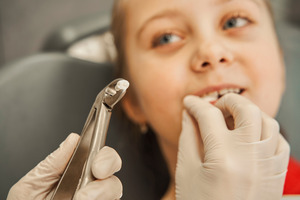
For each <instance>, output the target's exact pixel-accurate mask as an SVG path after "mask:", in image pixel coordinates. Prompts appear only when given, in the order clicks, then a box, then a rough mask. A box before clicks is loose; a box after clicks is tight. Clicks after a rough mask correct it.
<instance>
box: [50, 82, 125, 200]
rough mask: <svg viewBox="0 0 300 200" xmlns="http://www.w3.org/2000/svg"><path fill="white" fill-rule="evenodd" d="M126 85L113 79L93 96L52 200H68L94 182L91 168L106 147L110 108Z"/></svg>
mask: <svg viewBox="0 0 300 200" xmlns="http://www.w3.org/2000/svg"><path fill="white" fill-rule="evenodd" d="M128 87H129V82H128V81H126V80H124V79H116V80H114V81H112V82H111V83H110V84H108V85H107V86H106V87H105V88H104V89H103V90H102V91H101V92H100V93H99V94H98V95H97V97H96V100H95V102H94V104H93V106H92V108H91V111H90V113H89V115H88V118H87V120H86V122H85V125H84V127H83V130H82V133H81V138H80V141H79V142H78V144H77V147H76V149H75V151H74V153H73V155H72V157H71V159H70V161H69V163H68V165H67V167H66V169H65V171H64V173H63V175H62V177H61V179H60V181H59V183H58V185H57V187H56V189H55V191H54V193H53V195H52V198H51V200H71V199H72V198H73V196H74V194H75V193H76V191H77V190H79V189H80V188H82V187H84V186H85V185H87V184H88V183H89V182H91V181H94V180H95V178H94V176H93V174H92V171H91V165H92V161H93V159H94V157H95V156H96V154H97V152H98V151H99V150H100V149H101V148H102V147H103V146H104V145H105V140H106V134H107V130H108V125H109V121H110V117H111V113H112V109H113V107H114V106H115V105H116V104H117V103H118V102H119V101H120V100H121V99H122V97H123V96H124V95H125V93H126V89H127V88H128Z"/></svg>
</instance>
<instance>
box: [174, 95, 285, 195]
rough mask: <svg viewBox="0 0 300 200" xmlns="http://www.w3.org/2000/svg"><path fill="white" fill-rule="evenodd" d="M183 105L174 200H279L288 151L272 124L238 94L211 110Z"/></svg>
mask: <svg viewBox="0 0 300 200" xmlns="http://www.w3.org/2000/svg"><path fill="white" fill-rule="evenodd" d="M184 105H185V108H186V110H187V112H186V111H184V113H183V120H182V132H181V136H180V139H179V151H178V161H177V168H176V178H175V183H176V199H177V200H186V199H189V200H193V199H195V200H200V199H203V200H204V199H205V200H221V199H222V200H238V199H247V200H257V199H263V200H276V199H278V200H279V199H281V196H282V192H283V185H284V181H285V175H286V172H287V165H288V161H289V152H290V148H289V145H288V143H287V142H286V141H285V140H284V138H283V137H282V136H281V134H280V133H279V126H278V123H277V122H276V121H275V120H274V119H272V118H271V117H268V116H267V115H266V114H264V113H262V112H261V111H260V109H259V108H258V107H257V106H256V105H254V104H253V103H251V102H250V101H249V100H248V99H246V98H244V97H242V96H240V95H236V94H227V95H225V96H224V97H222V98H221V99H220V100H219V101H218V102H217V103H216V105H215V106H213V105H211V104H210V103H207V102H205V101H203V100H201V99H200V98H199V97H195V96H188V97H186V98H185V100H184ZM224 116H225V117H230V116H232V118H233V123H234V125H233V126H234V128H233V130H230V129H228V128H227V125H226V122H225V119H224V118H225V117H224Z"/></svg>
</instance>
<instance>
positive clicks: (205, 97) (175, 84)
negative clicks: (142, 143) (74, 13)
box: [8, 0, 299, 199]
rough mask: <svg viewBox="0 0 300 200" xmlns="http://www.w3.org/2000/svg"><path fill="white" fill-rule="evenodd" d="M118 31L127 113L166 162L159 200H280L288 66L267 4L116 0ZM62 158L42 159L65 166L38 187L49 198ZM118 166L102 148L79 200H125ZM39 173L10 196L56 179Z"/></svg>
mask: <svg viewBox="0 0 300 200" xmlns="http://www.w3.org/2000/svg"><path fill="white" fill-rule="evenodd" d="M112 32H113V35H114V38H115V43H116V47H117V51H118V60H117V67H118V75H119V76H122V77H124V78H126V79H128V80H129V81H130V83H131V87H130V89H129V91H128V94H127V95H126V96H125V97H124V101H123V102H122V106H123V110H124V112H125V113H126V115H127V116H128V118H129V119H130V120H131V121H132V122H133V123H134V124H137V125H138V126H140V127H141V130H142V132H145V134H146V135H147V134H149V133H147V132H152V131H147V127H148V128H149V129H151V130H153V132H154V133H155V137H156V138H157V142H158V145H159V147H160V149H161V152H162V154H163V156H164V159H165V160H166V163H167V167H168V173H169V175H170V180H169V186H168V188H167V189H166V190H165V191H164V192H163V194H161V196H160V198H162V199H175V196H176V198H177V199H240V198H241V197H247V198H249V199H280V197H281V194H282V190H283V184H284V180H285V175H286V169H287V163H288V155H289V147H288V145H287V143H286V142H285V140H284V139H283V138H282V137H281V135H280V134H279V127H278V124H277V123H276V122H275V120H273V119H272V118H273V117H275V115H276V113H277V110H278V107H279V104H280V100H281V96H282V94H283V92H284V87H285V83H284V62H283V58H282V54H281V51H280V47H279V44H278V40H277V37H276V33H275V30H274V26H273V21H272V15H271V11H270V7H269V2H268V1H267V0H243V1H241V0H213V1H212V0H188V1H186V0H175V1H174V0H172V1H171V0H163V1H162V0H143V1H140V0H119V1H116V5H115V9H114V14H113V24H112ZM227 93H236V94H227ZM191 95H192V96H191ZM76 141H78V137H77V136H74V135H72V136H70V137H69V138H68V139H67V141H66V142H65V143H64V145H62V148H61V149H65V150H61V151H62V152H67V153H64V158H69V157H70V155H71V152H72V149H74V145H73V144H74V143H75V144H76ZM66 149H67V150H66ZM61 154H62V153H59V152H58V153H57V152H56V153H55V154H53V156H52V158H53V159H52V160H51V159H50V161H49V159H48V160H46V163H51V165H56V163H60V165H59V167H58V168H59V170H57V172H56V173H55V176H56V179H53V181H52V183H51V184H52V185H50V184H49V185H48V187H47V186H46V185H45V186H43V187H39V188H40V190H43V191H44V193H43V195H44V196H42V197H43V198H45V197H46V196H47V195H49V192H50V191H52V187H53V185H55V182H56V181H57V177H59V174H60V173H61V172H62V171H63V168H64V166H65V165H66V162H61V160H63V159H62V158H61V156H60V155H61ZM104 158H106V160H105V159H104ZM99 163H100V164H99ZM120 163H121V162H120V159H119V157H118V155H117V154H116V153H115V152H114V151H113V150H112V149H108V148H104V149H102V150H101V151H100V153H99V155H98V159H95V165H94V168H93V173H94V175H95V176H96V178H98V179H101V181H95V182H92V183H91V184H90V185H88V186H87V187H86V188H84V189H82V190H81V191H80V192H79V193H78V194H77V197H76V198H78V199H94V198H97V197H98V198H100V197H101V198H104V196H105V195H107V196H105V197H107V198H105V199H117V198H120V195H121V193H122V192H121V191H122V185H121V183H120V182H119V180H118V179H117V178H116V177H114V176H111V175H112V174H113V173H114V172H116V171H117V170H118V169H119V168H120ZM155 164H156V166H158V167H159V165H160V163H154V165H155ZM40 168H41V167H37V169H34V170H33V172H31V173H30V174H31V175H29V176H28V175H27V177H26V176H25V177H24V178H23V179H22V180H21V181H20V182H18V183H17V185H16V186H14V188H13V189H12V190H11V191H10V196H9V197H8V199H13V198H16V199H17V198H18V195H20V194H21V193H22V192H23V193H24V191H26V192H27V194H28V193H31V192H32V191H31V190H30V189H29V188H28V187H25V186H26V185H27V186H28V185H32V184H33V183H35V184H33V185H36V186H37V188H38V184H36V182H43V181H42V180H45V179H46V178H49V177H53V174H51V175H49V176H46V177H45V176H44V177H43V179H41V178H39V179H38V180H36V176H34V174H36V173H34V172H36V171H41V170H38V169H40ZM108 169H110V170H108ZM48 171H49V170H48ZM50 171H51V170H50ZM52 171H53V169H52ZM42 172H43V173H42V174H47V173H45V172H44V171H42ZM32 177H34V178H32ZM103 179H104V180H103ZM24 183H25V184H24ZM26 183H29V184H26ZM41 188H42V189H41ZM99 188H100V189H99ZM298 189H299V187H298ZM16 191H18V192H16ZM20 191H21V192H20ZM36 191H38V190H36ZM298 192H299V190H298ZM37 193H39V192H37ZM50 193H51V192H50ZM39 194H40V193H39ZM36 196H37V195H36ZM36 196H34V197H36ZM91 196H93V197H91Z"/></svg>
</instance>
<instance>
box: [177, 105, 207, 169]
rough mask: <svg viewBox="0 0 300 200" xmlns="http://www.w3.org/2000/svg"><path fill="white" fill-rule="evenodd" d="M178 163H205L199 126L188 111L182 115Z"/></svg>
mask: <svg viewBox="0 0 300 200" xmlns="http://www.w3.org/2000/svg"><path fill="white" fill-rule="evenodd" d="M178 151H179V152H178V162H184V163H186V165H187V166H191V165H189V164H188V162H192V163H194V162H195V161H196V160H202V161H203V142H202V139H201V138H200V133H199V131H198V128H197V125H195V124H194V123H193V120H192V118H191V117H190V116H189V114H188V113H187V111H186V110H184V111H183V113H182V130H181V134H180V137H179V146H178Z"/></svg>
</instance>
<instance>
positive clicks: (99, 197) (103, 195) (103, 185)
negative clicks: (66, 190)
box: [74, 176, 123, 200]
mask: <svg viewBox="0 0 300 200" xmlns="http://www.w3.org/2000/svg"><path fill="white" fill-rule="evenodd" d="M122 193H123V186H122V183H121V181H120V180H119V179H118V178H117V177H116V176H111V177H109V178H107V179H104V180H96V181H93V182H91V183H89V184H87V186H86V187H84V188H81V189H80V190H78V192H77V193H76V194H75V196H74V200H86V199H89V200H115V199H120V198H121V197H122Z"/></svg>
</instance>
